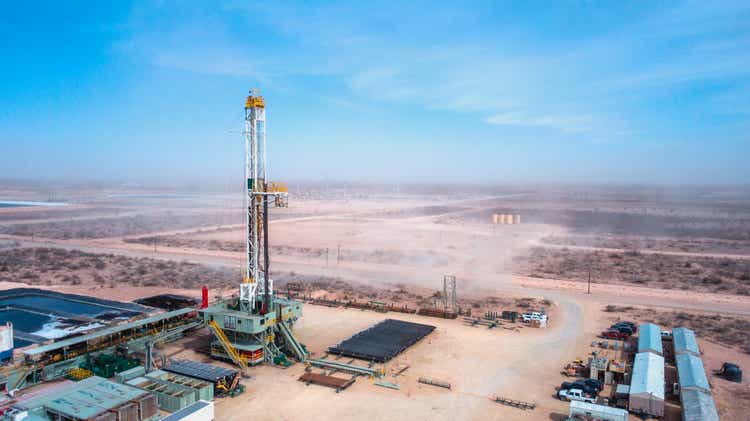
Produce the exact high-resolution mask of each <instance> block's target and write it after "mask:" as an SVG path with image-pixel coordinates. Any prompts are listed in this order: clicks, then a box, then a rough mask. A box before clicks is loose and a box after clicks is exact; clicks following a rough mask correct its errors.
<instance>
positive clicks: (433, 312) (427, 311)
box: [417, 308, 458, 319]
mask: <svg viewBox="0 0 750 421" xmlns="http://www.w3.org/2000/svg"><path fill="white" fill-rule="evenodd" d="M417 314H419V315H420V316H429V317H439V318H441V319H455V318H456V317H458V315H457V314H456V313H454V312H452V311H445V310H439V309H436V308H420V309H419V310H418V311H417Z"/></svg>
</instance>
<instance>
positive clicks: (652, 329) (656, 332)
mask: <svg viewBox="0 0 750 421" xmlns="http://www.w3.org/2000/svg"><path fill="white" fill-rule="evenodd" d="M638 352H653V353H654V354H657V355H664V350H663V349H662V345H661V328H660V327H659V326H657V325H655V324H653V323H644V324H642V325H640V326H639V327H638Z"/></svg>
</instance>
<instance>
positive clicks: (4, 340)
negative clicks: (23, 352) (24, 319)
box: [0, 322, 13, 361]
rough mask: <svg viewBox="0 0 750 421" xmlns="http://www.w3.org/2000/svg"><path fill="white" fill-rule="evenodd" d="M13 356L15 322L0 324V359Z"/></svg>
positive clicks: (8, 358)
mask: <svg viewBox="0 0 750 421" xmlns="http://www.w3.org/2000/svg"><path fill="white" fill-rule="evenodd" d="M11 358H13V323H11V322H8V323H7V324H6V325H5V326H0V361H8V360H10V359H11Z"/></svg>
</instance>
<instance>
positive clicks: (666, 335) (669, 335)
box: [661, 330, 672, 339]
mask: <svg viewBox="0 0 750 421" xmlns="http://www.w3.org/2000/svg"><path fill="white" fill-rule="evenodd" d="M661 337H662V339H672V331H671V330H662V331H661Z"/></svg>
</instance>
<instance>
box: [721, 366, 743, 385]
mask: <svg viewBox="0 0 750 421" xmlns="http://www.w3.org/2000/svg"><path fill="white" fill-rule="evenodd" d="M722 372H723V374H724V378H725V379H727V380H729V381H730V382H736V383H742V369H741V368H740V366H738V365H737V364H732V363H724V367H722Z"/></svg>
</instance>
